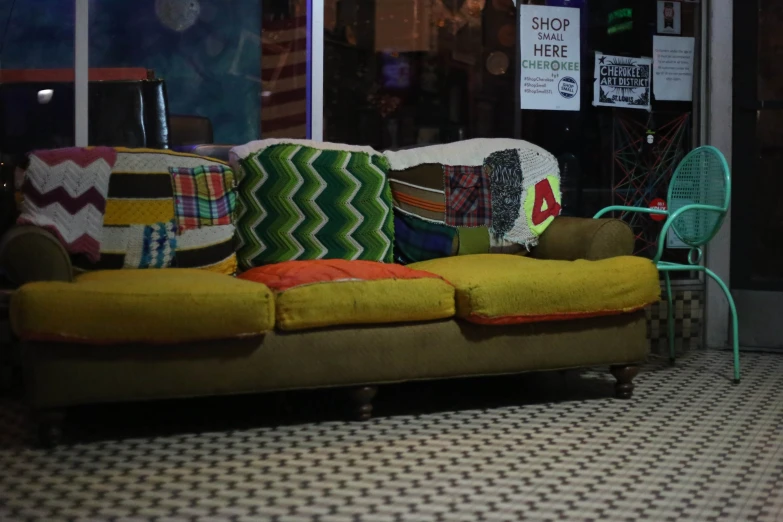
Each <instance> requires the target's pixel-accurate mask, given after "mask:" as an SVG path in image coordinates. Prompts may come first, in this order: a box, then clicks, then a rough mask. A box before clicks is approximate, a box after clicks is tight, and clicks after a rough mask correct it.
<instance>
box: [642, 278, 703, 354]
mask: <svg viewBox="0 0 783 522" xmlns="http://www.w3.org/2000/svg"><path fill="white" fill-rule="evenodd" d="M663 292H664V293H663V299H662V300H661V301H659V302H657V303H655V304H653V305H652V306H648V307H647V309H646V314H647V338H648V339H650V351H651V352H652V353H654V354H657V355H662V356H666V357H668V356H669V341H668V335H669V333H668V319H667V314H668V311H667V310H668V307H669V303H668V301H667V300H666V295H665V290H664V291H663ZM703 316H704V289H703V288H687V289H683V288H675V290H674V333H675V338H674V343H675V346H674V349H675V352H676V353H677V354H684V353H687V352H689V351H691V350H698V349H700V348H702V337H703V331H702V329H703V323H702V318H703Z"/></svg>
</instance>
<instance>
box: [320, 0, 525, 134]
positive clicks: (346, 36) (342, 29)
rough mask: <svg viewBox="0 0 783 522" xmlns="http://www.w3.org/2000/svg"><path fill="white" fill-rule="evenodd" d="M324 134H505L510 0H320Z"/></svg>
mask: <svg viewBox="0 0 783 522" xmlns="http://www.w3.org/2000/svg"><path fill="white" fill-rule="evenodd" d="M325 3H326V5H325V9H326V11H325V50H324V54H325V61H324V78H325V82H324V83H325V85H324V134H325V139H327V140H329V141H338V142H346V143H353V144H365V145H372V146H374V147H376V148H379V149H395V148H401V147H409V146H414V145H424V144H429V143H446V142H451V141H456V140H460V139H466V138H470V137H485V136H486V137H491V136H505V137H507V136H511V135H512V133H513V121H514V110H513V109H514V104H515V96H514V81H515V78H514V70H513V68H512V67H511V66H510V64H512V63H514V60H515V45H516V25H515V16H516V9H515V8H514V5H513V3H512V1H511V0H492V1H486V2H485V1H484V0H465V1H463V2H456V1H454V0H374V1H358V0H326V2H325Z"/></svg>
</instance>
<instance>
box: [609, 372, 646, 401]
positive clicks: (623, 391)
mask: <svg viewBox="0 0 783 522" xmlns="http://www.w3.org/2000/svg"><path fill="white" fill-rule="evenodd" d="M609 371H611V372H612V375H614V378H615V379H617V383H616V384H615V385H614V396H615V397H617V398H618V399H630V398H631V396H632V395H633V388H634V385H633V378H634V377H636V375H637V374H638V373H639V367H638V366H631V365H628V366H612V367H611V368H609Z"/></svg>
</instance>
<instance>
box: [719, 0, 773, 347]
mask: <svg viewBox="0 0 783 522" xmlns="http://www.w3.org/2000/svg"><path fill="white" fill-rule="evenodd" d="M734 10H735V12H734V28H735V31H734V32H735V37H734V46H735V50H734V137H733V142H734V150H733V187H732V188H733V191H734V192H733V198H734V201H733V205H732V209H733V210H732V218H731V243H732V244H731V286H732V293H733V295H734V297H735V300H736V302H737V308H738V313H739V319H740V343H741V344H742V345H743V346H746V347H754V348H775V349H783V329H781V328H780V324H779V322H780V313H781V311H783V206H781V205H780V194H781V193H783V175H781V171H782V170H783V68H781V67H780V63H781V60H783V36H781V32H780V27H781V24H783V3H781V2H779V1H777V0H751V1H747V2H735V3H734ZM738 36H739V37H738Z"/></svg>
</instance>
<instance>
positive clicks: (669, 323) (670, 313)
mask: <svg viewBox="0 0 783 522" xmlns="http://www.w3.org/2000/svg"><path fill="white" fill-rule="evenodd" d="M663 277H664V279H665V280H666V299H667V300H668V306H667V307H666V315H667V318H666V327H667V328H668V332H669V363H670V364H674V359H675V355H674V295H673V294H672V278H671V276H670V275H669V272H668V271H667V272H664V273H663Z"/></svg>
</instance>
